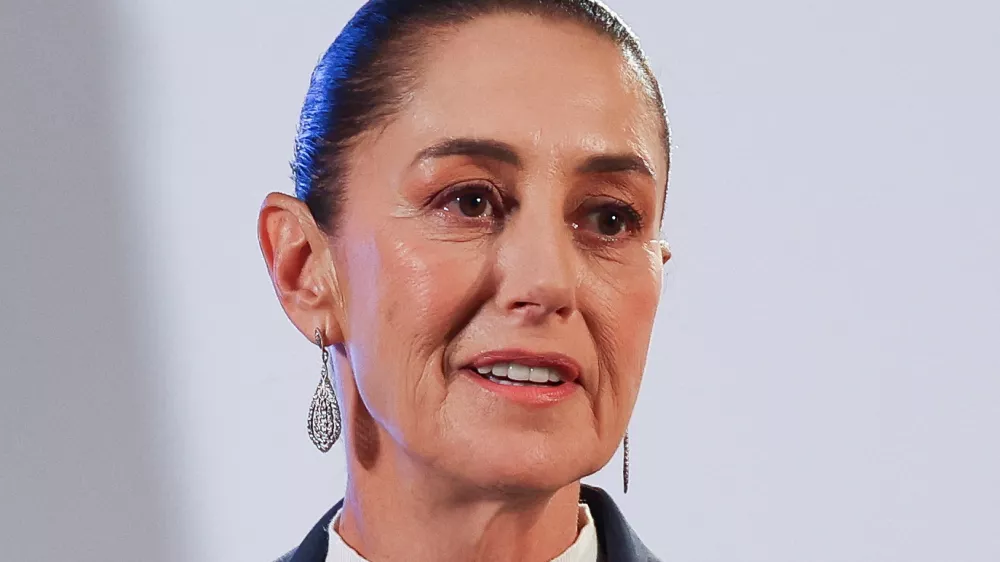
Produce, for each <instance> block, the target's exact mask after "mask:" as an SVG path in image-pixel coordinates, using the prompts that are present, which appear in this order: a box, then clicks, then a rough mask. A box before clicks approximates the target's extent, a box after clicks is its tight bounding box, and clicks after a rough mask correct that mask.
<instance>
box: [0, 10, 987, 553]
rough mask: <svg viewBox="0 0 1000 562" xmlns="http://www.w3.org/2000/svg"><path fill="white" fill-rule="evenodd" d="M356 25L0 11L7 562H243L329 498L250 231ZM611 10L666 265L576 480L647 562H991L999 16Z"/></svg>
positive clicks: (286, 327) (324, 14)
mask: <svg viewBox="0 0 1000 562" xmlns="http://www.w3.org/2000/svg"><path fill="white" fill-rule="evenodd" d="M359 5H360V2H358V1H357V0H351V1H343V0H322V1H321V0H289V1H285V2H253V1H251V2H235V1H222V0H199V1H194V0H173V1H169V2H167V1H159V2H157V1H153V0H145V1H137V0H128V1H126V0H119V1H113V0H103V1H100V0H91V1H89V2H38V1H36V0H0V188H2V199H0V235H2V237H0V241H2V247H3V249H4V252H5V255H4V258H3V260H2V265H0V330H2V332H0V336H2V337H0V376H2V379H0V381H2V382H0V385H2V386H0V440H2V441H0V558H3V559H4V560H23V561H29V562H35V561H46V562H47V561H56V560H60V561H63V560H65V561H81V562H89V561H94V562H96V561H107V560H144V561H149V562H167V561H175V560H193V561H194V560H197V561H212V562H226V561H233V562H236V561H249V560H265V561H266V560H271V559H273V558H274V557H275V556H277V555H278V554H280V553H282V552H284V551H285V550H287V549H288V548H290V547H292V546H294V545H296V544H298V542H299V541H300V540H301V538H302V536H304V534H305V533H306V531H307V530H308V529H309V528H310V527H311V525H312V524H313V523H314V521H315V520H316V519H317V518H318V517H319V516H320V515H321V514H322V513H323V512H324V511H325V510H326V509H327V508H328V507H329V506H330V505H331V504H332V503H333V502H334V501H336V500H337V499H338V498H339V497H340V493H341V491H342V489H343V485H344V475H343V467H344V461H343V454H344V452H343V447H342V445H338V446H337V447H335V448H334V450H333V451H332V452H331V453H330V454H328V455H321V454H319V453H318V452H317V451H316V450H315V449H314V448H313V447H312V444H311V443H310V442H309V440H308V438H307V437H306V432H305V419H306V410H307V407H308V403H309V399H310V397H311V393H312V391H313V388H314V387H315V384H316V381H317V379H318V370H319V352H318V350H316V348H315V347H314V346H313V345H311V344H310V343H309V342H307V341H305V340H304V339H303V338H302V337H301V336H299V335H298V334H297V332H295V330H294V329H293V328H292V327H291V325H290V324H289V323H288V322H287V320H286V319H285V318H284V315H283V313H282V311H281V309H280V307H279V306H278V303H277V302H276V300H275V298H274V296H273V292H272V289H271V287H270V283H269V280H268V278H267V275H266V273H265V268H264V264H263V260H262V259H261V257H260V254H259V251H258V248H257V241H256V234H255V221H256V213H257V210H258V208H259V205H260V203H261V201H262V199H263V197H264V195H265V194H266V193H267V192H268V191H271V190H283V191H286V192H287V191H290V190H291V187H292V186H291V181H290V180H289V168H288V164H287V162H288V160H289V159H290V157H291V149H292V138H293V134H294V130H295V125H296V121H297V116H298V111H299V107H300V104H301V101H302V97H303V95H304V93H305V89H306V86H307V83H308V78H309V73H310V71H311V69H312V66H313V64H314V63H315V61H316V60H317V58H318V56H319V55H320V53H321V52H322V51H323V50H324V49H325V48H326V47H327V45H328V44H329V43H330V42H331V41H332V40H333V38H334V37H335V36H336V35H337V33H338V32H339V31H340V29H341V27H342V26H343V24H344V23H345V22H346V21H347V19H348V18H349V17H350V15H351V14H352V13H353V12H354V10H355V9H356V8H357V7H358V6H359ZM611 5H612V7H613V8H615V9H617V10H618V11H619V12H620V13H622V15H623V16H624V17H625V18H626V19H627V20H628V21H629V22H630V23H631V24H632V25H633V27H634V28H635V30H636V31H637V32H638V34H639V36H640V37H641V38H642V39H643V45H644V47H645V49H646V50H647V51H648V53H649V55H650V57H651V59H652V61H653V65H654V67H655V69H656V70H657V72H658V75H659V77H660V80H661V82H662V85H663V89H664V92H665V95H666V99H667V103H668V108H669V111H670V114H671V120H672V125H673V131H674V142H675V145H676V146H675V150H674V158H675V159H674V170H673V174H672V180H671V186H670V195H669V199H668V211H667V218H666V224H665V231H666V233H667V236H668V238H669V240H670V241H671V243H672V245H673V248H674V255H675V258H674V260H673V261H672V262H671V263H670V266H669V268H668V275H667V280H666V283H665V286H664V295H663V300H662V304H661V309H660V313H659V316H658V319H657V325H656V329H655V333H654V339H653V343H652V347H651V350H650V359H649V363H648V368H647V372H646V378H645V380H644V383H643V384H644V386H643V390H642V392H641V395H640V399H639V404H638V406H637V410H636V412H635V416H634V418H633V421H632V425H631V445H632V491H630V493H629V494H628V495H627V496H623V495H622V494H621V483H620V470H621V467H620V462H621V460H620V457H616V458H615V459H614V460H613V461H612V463H611V464H610V465H609V467H608V468H606V469H605V470H604V471H602V472H601V473H599V474H598V475H596V476H594V477H593V478H591V479H590V481H591V482H594V483H597V484H599V485H601V486H603V487H605V488H607V489H608V490H610V491H611V492H612V493H613V494H614V495H615V496H616V498H617V499H618V501H619V502H620V505H621V506H622V508H623V510H624V511H625V512H626V514H627V516H628V517H629V519H630V520H631V521H632V523H633V524H634V526H635V527H636V529H637V530H638V532H639V534H640V535H641V536H642V537H643V539H644V540H645V541H646V542H647V544H648V545H649V546H650V547H651V548H652V549H653V550H654V551H655V552H657V553H658V554H659V555H660V556H662V557H663V558H664V560H666V561H668V562H674V561H676V562H682V561H683V562H696V561H697V562H702V561H704V562H709V561H719V562H721V561H726V562H729V561H740V562H802V561H815V562H834V561H899V562H904V561H905V562H973V561H975V562H995V561H997V560H1000V482H998V481H1000V477H998V475H1000V445H998V443H1000V438H998V429H1000V350H998V342H1000V226H998V224H997V217H998V215H1000V181H998V179H997V178H998V174H997V165H998V164H1000V158H998V156H997V155H998V153H1000V142H998V131H1000V109H998V107H997V104H998V100H1000V76H998V72H997V69H998V68H1000V33H998V31H997V25H996V22H997V21H998V20H1000V8H998V7H997V4H996V3H995V2H990V1H988V0H979V1H975V0H955V1H953V2H949V3H942V2H933V3H932V2H927V1H922V0H917V1H909V2H903V1H898V0H866V1H860V0H840V1H837V2H834V1H804V0H760V1H758V2H743V1H738V0H700V1H697V2H660V1H655V2H654V1H652V0H617V1H613V2H612V3H611ZM442 532H445V531H444V530H442Z"/></svg>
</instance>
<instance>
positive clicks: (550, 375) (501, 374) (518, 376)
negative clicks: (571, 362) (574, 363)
mask: <svg viewBox="0 0 1000 562" xmlns="http://www.w3.org/2000/svg"><path fill="white" fill-rule="evenodd" d="M475 371H476V372H477V373H479V375H480V376H482V377H483V378H486V379H489V380H491V381H493V382H495V383H497V384H510V385H515V386H516V385H519V384H539V385H546V386H549V385H553V386H555V385H560V384H563V382H564V381H563V377H562V375H561V374H560V372H559V370H558V369H554V368H551V367H529V366H527V365H522V364H520V363H494V364H493V365H481V366H479V367H476V368H475Z"/></svg>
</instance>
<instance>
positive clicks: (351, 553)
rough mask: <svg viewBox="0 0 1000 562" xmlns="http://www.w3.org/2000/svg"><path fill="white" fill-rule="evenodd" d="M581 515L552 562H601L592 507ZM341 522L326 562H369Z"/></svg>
mask: <svg viewBox="0 0 1000 562" xmlns="http://www.w3.org/2000/svg"><path fill="white" fill-rule="evenodd" d="M580 515H581V516H582V517H583V518H584V524H583V528H582V529H580V533H579V534H578V535H577V536H576V541H574V542H573V544H571V545H570V547H569V548H567V549H566V550H565V551H563V553H562V554H560V555H559V556H556V557H555V558H553V559H552V561H551V562H598V561H599V558H598V557H599V554H600V548H599V547H598V544H597V527H596V526H595V525H594V517H593V516H592V515H591V514H590V507H588V506H587V504H580ZM339 522H340V512H339V511H338V512H337V515H336V516H335V517H334V518H333V521H330V526H329V527H327V529H326V530H327V533H328V534H329V536H330V542H329V543H328V546H327V549H326V562H368V561H367V560H365V559H364V557H363V556H361V555H360V554H358V552H357V551H356V550H354V549H353V548H351V547H350V546H348V545H347V543H346V542H344V539H342V538H341V537H340V534H339V533H337V530H336V529H337V524H338V523H339Z"/></svg>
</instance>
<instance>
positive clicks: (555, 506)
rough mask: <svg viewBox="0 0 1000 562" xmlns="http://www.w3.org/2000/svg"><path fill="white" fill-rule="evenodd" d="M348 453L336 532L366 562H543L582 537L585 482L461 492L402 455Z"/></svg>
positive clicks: (445, 478) (451, 482)
mask: <svg viewBox="0 0 1000 562" xmlns="http://www.w3.org/2000/svg"><path fill="white" fill-rule="evenodd" d="M347 449H348V484H347V494H346V496H345V498H344V507H343V510H342V511H341V513H340V523H339V527H338V529H337V531H338V533H339V534H340V536H341V537H342V538H343V539H344V541H345V542H346V543H347V544H349V545H350V546H351V547H352V548H354V549H355V550H356V551H358V552H359V553H360V554H361V555H362V556H364V557H365V558H366V559H367V560H371V561H373V562H375V561H381V560H410V561H414V562H421V561H435V562H438V561H443V562H448V561H459V560H461V561H463V562H464V561H470V560H471V561H478V562H486V561H489V562H507V561H510V562H513V561H530V562H544V561H548V560H551V559H553V558H555V557H557V556H559V554H561V553H562V552H563V551H564V550H566V549H567V548H569V547H570V545H572V544H573V542H574V541H575V540H576V536H577V533H578V531H579V522H578V516H579V506H578V503H579V497H580V495H579V494H580V484H579V482H574V483H573V484H570V485H569V486H566V487H564V488H561V489H559V490H555V491H547V492H525V491H519V492H516V493H502V492H497V491H495V490H482V489H476V488H475V487H471V486H470V487H462V486H460V485H458V484H456V479H455V478H452V477H448V476H446V475H438V474H434V472H433V471H432V470H430V469H429V468H427V467H423V466H420V465H419V464H418V463H415V462H413V461H411V460H410V459H408V458H406V457H405V455H403V454H402V453H395V454H394V453H391V452H389V451H386V450H385V449H383V451H382V453H383V454H380V455H379V458H378V460H377V461H376V462H373V463H367V462H366V463H364V464H362V463H360V462H358V460H357V458H356V457H355V455H353V454H351V450H352V447H350V443H348V448H347ZM386 449H387V448H386Z"/></svg>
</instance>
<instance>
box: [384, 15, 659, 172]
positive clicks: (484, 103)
mask: <svg viewBox="0 0 1000 562" xmlns="http://www.w3.org/2000/svg"><path fill="white" fill-rule="evenodd" d="M430 37H437V39H429V41H430V42H431V43H430V45H429V46H428V47H427V49H426V51H425V52H424V53H423V56H422V57H421V61H422V65H423V67H422V72H421V79H420V83H419V85H418V87H417V88H416V90H415V91H414V92H413V94H412V97H411V99H410V102H409V104H408V107H407V108H406V109H404V111H403V113H402V115H401V116H400V117H401V119H402V121H404V122H406V123H403V124H402V125H404V127H407V128H412V130H413V132H414V133H416V136H418V137H426V138H427V139H438V138H441V137H474V138H490V139H496V140H501V141H504V142H507V143H510V144H512V145H514V146H517V147H519V148H522V149H524V150H526V151H530V152H534V153H536V154H544V155H550V156H572V155H573V153H575V152H603V151H607V152H625V151H632V152H637V153H639V154H640V155H641V156H643V157H644V158H645V159H646V160H647V161H648V162H650V163H652V164H653V165H654V168H655V172H656V174H657V176H658V178H657V179H658V180H663V179H665V178H664V176H665V174H666V155H665V154H664V151H663V150H664V149H663V147H662V146H661V145H662V143H661V141H660V138H661V137H660V127H661V124H660V122H659V120H658V118H657V115H656V112H655V110H654V106H653V104H652V102H651V101H650V98H649V96H648V94H647V91H646V88H645V85H644V82H643V80H642V79H641V74H640V73H639V71H638V68H637V66H636V65H635V63H634V61H632V60H631V59H629V58H628V57H626V56H625V55H624V54H623V53H622V50H621V49H620V48H619V47H618V46H617V45H615V43H614V42H612V41H611V40H610V39H608V38H606V37H603V36H601V35H599V34H597V33H595V32H594V31H592V30H590V29H587V28H585V27H583V26H582V25H579V24H576V23H572V22H560V21H554V20H551V19H542V18H540V17H536V16H528V15H506V14H505V15H492V16H484V17H480V18H477V19H475V20H473V21H472V22H469V23H466V24H463V25H461V26H459V27H458V28H456V29H455V30H453V31H450V32H448V33H445V34H441V35H438V34H431V35H430ZM529 156H530V155H529ZM658 183H660V184H662V181H658Z"/></svg>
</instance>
